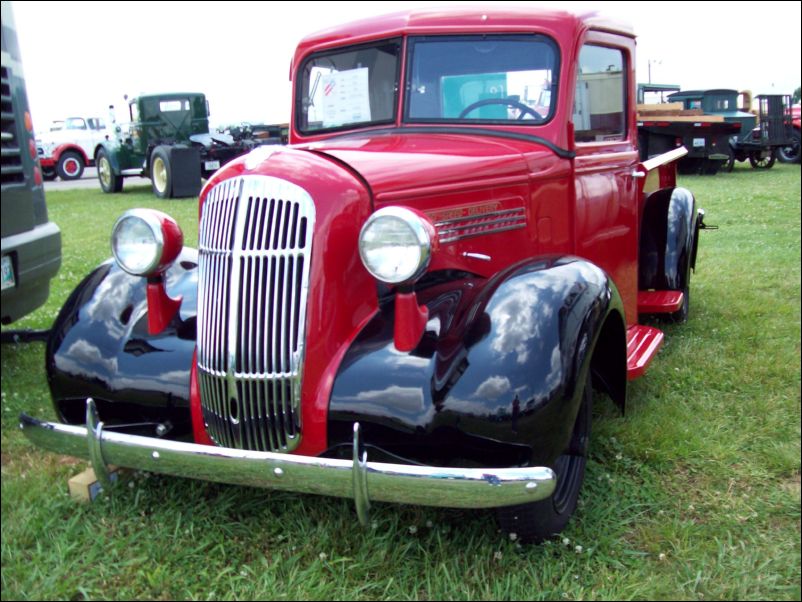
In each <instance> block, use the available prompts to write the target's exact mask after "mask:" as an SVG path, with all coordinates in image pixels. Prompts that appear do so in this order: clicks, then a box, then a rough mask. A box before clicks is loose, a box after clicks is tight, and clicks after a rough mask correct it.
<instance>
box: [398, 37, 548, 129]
mask: <svg viewBox="0 0 802 602" xmlns="http://www.w3.org/2000/svg"><path fill="white" fill-rule="evenodd" d="M409 44H410V55H409V65H410V66H409V70H408V71H409V73H408V76H407V79H408V82H409V83H408V86H407V100H406V111H405V120H407V121H416V122H421V121H423V122H426V121H429V122H440V123H443V122H448V123H453V122H460V123H477V122H478V123H500V122H502V123H503V122H520V123H521V124H526V125H529V124H539V123H543V122H544V121H547V120H548V119H549V118H550V117H551V114H552V110H553V107H554V101H555V94H553V93H552V91H553V86H554V85H555V84H556V82H557V80H558V68H559V61H558V55H557V47H556V45H555V44H554V42H552V41H551V40H550V39H549V38H546V37H545V36H542V35H525V34H522V35H497V36H488V35H482V36H458V37H455V36H439V37H424V38H412V39H410V42H409Z"/></svg>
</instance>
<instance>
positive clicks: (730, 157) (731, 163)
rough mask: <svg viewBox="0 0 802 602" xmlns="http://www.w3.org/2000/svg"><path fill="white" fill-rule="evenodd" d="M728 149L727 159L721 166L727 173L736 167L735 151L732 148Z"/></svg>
mask: <svg viewBox="0 0 802 602" xmlns="http://www.w3.org/2000/svg"><path fill="white" fill-rule="evenodd" d="M727 150H728V152H727V160H726V161H725V162H724V164H723V165H722V166H721V169H723V170H724V171H726V172H727V173H732V170H733V168H734V167H735V151H734V150H732V149H731V148H730V149H727Z"/></svg>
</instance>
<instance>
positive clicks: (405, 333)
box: [393, 293, 429, 353]
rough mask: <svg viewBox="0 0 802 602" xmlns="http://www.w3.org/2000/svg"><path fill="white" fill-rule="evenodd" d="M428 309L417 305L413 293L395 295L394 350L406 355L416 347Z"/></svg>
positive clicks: (416, 299) (427, 317) (427, 316)
mask: <svg viewBox="0 0 802 602" xmlns="http://www.w3.org/2000/svg"><path fill="white" fill-rule="evenodd" d="M428 319H429V309H428V308H427V307H425V306H424V307H421V306H420V305H418V296H417V295H416V294H415V293H397V294H396V296H395V330H394V332H393V340H394V343H395V348H396V349H398V350H399V351H402V352H404V353H407V352H409V351H412V350H413V349H415V347H416V346H417V344H418V342H419V341H420V338H421V337H422V336H423V329H424V327H425V326H426V320H428Z"/></svg>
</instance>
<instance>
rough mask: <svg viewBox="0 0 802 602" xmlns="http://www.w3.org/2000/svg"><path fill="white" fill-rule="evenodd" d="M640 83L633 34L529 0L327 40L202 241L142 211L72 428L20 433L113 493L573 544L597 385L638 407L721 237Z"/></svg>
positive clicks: (71, 371)
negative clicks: (713, 238)
mask: <svg viewBox="0 0 802 602" xmlns="http://www.w3.org/2000/svg"><path fill="white" fill-rule="evenodd" d="M634 65H635V36H634V34H633V32H632V30H631V29H630V28H629V27H627V26H625V25H621V24H619V23H615V22H612V21H610V20H606V19H604V18H602V17H600V16H598V15H595V14H589V15H581V16H576V15H572V14H568V13H565V12H556V11H555V12H542V11H535V10H532V9H529V8H520V9H501V10H496V9H492V10H491V9H488V10H480V9H476V10H474V9H462V10H458V11H441V10H437V11H426V10H423V11H409V12H403V13H398V14H393V15H389V16H386V17H382V18H375V19H370V20H365V21H360V22H357V23H351V24H348V25H345V26H341V27H334V28H332V29H330V30H326V31H323V32H320V33H317V34H314V35H312V36H310V37H307V38H306V39H304V40H303V41H302V42H301V43H300V45H299V46H298V48H297V50H296V53H295V56H294V60H293V65H292V71H291V72H292V83H293V89H294V100H293V105H292V120H291V126H290V127H291V131H290V137H291V140H290V142H291V144H290V146H288V147H275V146H270V147H260V148H257V149H255V150H254V151H253V152H251V153H250V154H248V155H246V156H243V157H241V158H239V159H237V160H235V161H232V162H231V163H229V164H228V165H226V166H225V167H224V168H222V169H221V170H219V171H218V172H217V173H216V174H215V175H214V176H213V177H212V178H211V179H210V180H209V181H208V182H207V184H206V185H205V187H204V188H203V190H202V192H201V194H200V199H199V211H200V226H199V248H198V249H197V250H195V249H190V248H184V247H183V241H182V235H181V230H180V228H179V227H178V225H177V224H176V223H175V222H174V221H173V220H172V219H171V218H170V217H169V216H167V215H165V214H162V213H158V212H155V211H152V210H145V209H138V210H133V211H130V212H128V213H126V214H125V215H123V216H122V217H120V219H119V220H118V222H117V224H116V225H115V227H114V230H113V233H112V246H113V250H114V256H115V259H114V260H109V261H108V262H106V263H104V264H103V265H101V266H100V267H98V268H97V269H96V270H95V271H94V272H92V273H91V274H90V275H89V276H88V277H87V278H86V279H85V280H84V281H83V282H82V283H81V284H80V285H79V286H78V288H77V289H76V290H75V292H74V293H73V295H72V296H71V297H70V299H69V300H68V301H67V303H66V304H65V306H64V308H63V309H62V311H61V313H60V315H59V317H58V318H57V321H56V323H55V325H54V328H53V330H52V336H51V338H50V340H49V343H48V346H47V367H48V380H49V383H50V386H51V390H52V396H53V401H54V404H55V409H56V413H57V415H58V418H59V422H57V423H56V422H53V423H51V422H42V421H40V420H38V419H35V418H32V417H29V416H26V415H23V416H22V418H21V427H22V429H23V430H24V432H25V434H26V435H27V436H28V437H29V438H30V439H31V440H33V441H34V442H36V443H37V444H39V445H41V446H43V447H45V448H48V449H51V450H54V451H57V452H59V453H66V454H71V455H76V456H83V457H87V458H90V459H91V461H92V466H93V467H94V470H95V472H96V473H97V474H98V476H99V478H100V479H101V480H102V481H105V480H107V479H108V474H107V466H108V465H112V464H113V465H117V466H128V467H135V468H139V469H143V470H148V471H155V472H161V473H167V474H173V475H178V476H187V477H195V478H203V479H210V480H216V481H222V482H227V483H237V484H245V485H252V486H261V487H268V488H279V489H287V490H293V491H299V492H307V493H317V494H325V495H334V496H347V497H353V499H354V500H355V502H356V510H357V514H358V517H359V519H360V520H361V521H362V522H365V521H367V517H368V510H369V506H370V503H371V501H390V502H400V503H409V504H423V505H433V506H446V507H470V508H496V509H497V513H498V517H499V520H500V523H501V525H502V527H503V528H504V529H506V530H508V531H510V532H515V533H517V534H518V536H519V537H520V538H521V539H522V540H525V541H538V540H541V539H543V538H545V537H548V536H550V535H552V534H554V533H558V532H559V531H560V530H561V529H563V528H564V527H565V525H566V524H567V522H568V520H569V518H570V516H571V514H572V513H573V512H574V510H575V507H576V503H577V497H578V495H579V490H580V486H581V484H582V480H583V477H584V471H585V464H586V456H587V449H588V438H589V434H590V422H591V404H592V399H593V397H592V390H593V389H597V390H599V391H601V392H604V393H606V394H607V395H609V397H610V398H612V400H613V401H614V402H615V403H616V404H618V405H619V406H620V407H621V408H622V409H623V408H624V406H625V402H626V395H627V381H628V380H631V379H634V378H637V377H639V376H641V375H642V374H643V372H644V370H645V369H646V367H647V366H648V364H649V362H650V361H651V360H652V359H653V357H654V356H655V354H656V353H657V350H658V348H659V347H660V344H661V342H662V339H663V333H662V332H661V331H660V330H659V329H658V328H656V327H654V326H650V325H646V324H644V323H643V319H644V316H647V315H650V316H652V315H656V314H661V315H663V316H665V317H666V318H668V319H670V320H674V321H684V320H685V319H686V318H687V316H688V307H689V305H688V302H689V280H690V275H691V271H692V270H693V268H694V263H695V258H696V248H697V242H698V238H699V231H700V229H701V228H702V227H704V224H703V221H702V216H703V212H702V211H701V210H698V209H697V207H696V204H695V201H694V197H693V195H692V194H691V193H690V192H689V191H687V190H685V189H683V188H679V187H677V186H676V181H675V173H676V172H675V160H676V159H677V158H679V157H681V156H682V155H683V154H684V153H685V152H686V151H685V149H683V148H678V149H674V150H671V151H670V152H668V153H666V154H664V155H660V156H657V157H650V158H649V157H642V156H640V153H639V149H638V143H637V127H636V120H635V110H634V109H635V81H636V79H635V74H634ZM544 92H548V93H544ZM544 103H545V104H544ZM535 107H536V108H535ZM654 323H656V322H654Z"/></svg>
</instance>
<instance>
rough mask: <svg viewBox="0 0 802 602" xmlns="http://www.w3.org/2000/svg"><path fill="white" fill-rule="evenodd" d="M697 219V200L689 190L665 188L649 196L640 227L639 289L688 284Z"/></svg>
mask: <svg viewBox="0 0 802 602" xmlns="http://www.w3.org/2000/svg"><path fill="white" fill-rule="evenodd" d="M696 222H697V219H696V201H695V199H694V197H693V194H692V193H691V192H690V191H689V190H686V189H685V188H666V189H662V190H658V191H657V192H654V193H653V194H651V195H649V197H648V198H647V199H646V201H645V205H644V208H643V217H642V220H641V228H640V249H639V260H638V288H639V289H640V290H648V289H655V290H683V289H684V288H685V287H686V286H687V285H688V278H689V275H690V268H691V264H692V262H693V255H694V245H695V239H696V231H697V228H696Z"/></svg>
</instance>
